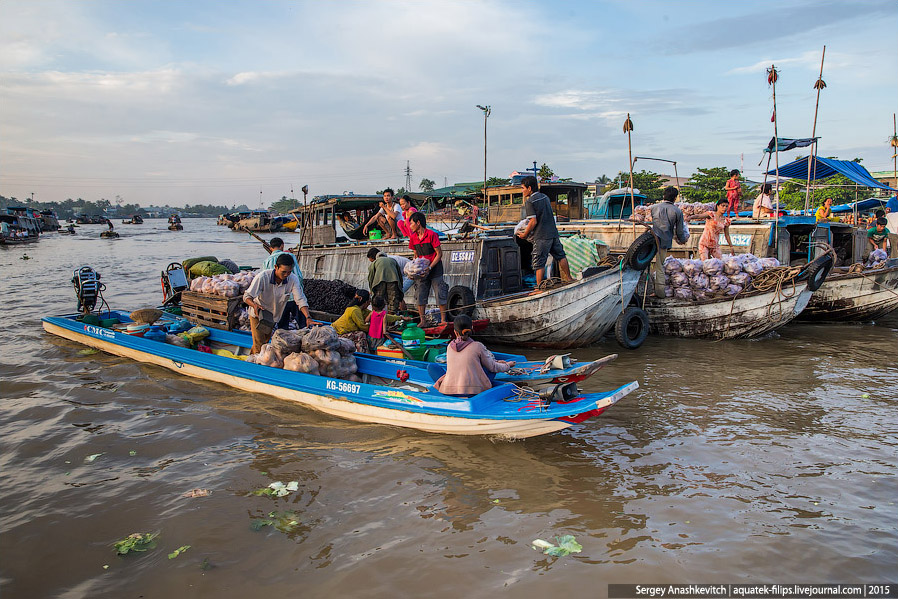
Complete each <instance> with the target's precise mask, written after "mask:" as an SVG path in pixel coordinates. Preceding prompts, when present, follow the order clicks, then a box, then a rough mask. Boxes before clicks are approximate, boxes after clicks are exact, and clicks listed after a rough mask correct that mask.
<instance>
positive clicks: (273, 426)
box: [0, 220, 898, 599]
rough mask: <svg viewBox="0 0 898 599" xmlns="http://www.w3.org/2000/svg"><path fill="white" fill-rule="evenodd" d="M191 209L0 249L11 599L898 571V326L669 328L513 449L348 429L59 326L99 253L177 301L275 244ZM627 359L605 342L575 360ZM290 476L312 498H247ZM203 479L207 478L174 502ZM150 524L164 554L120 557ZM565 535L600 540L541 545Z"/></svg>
mask: <svg viewBox="0 0 898 599" xmlns="http://www.w3.org/2000/svg"><path fill="white" fill-rule="evenodd" d="M184 225H185V231H184V232H180V233H176V232H169V231H167V230H166V225H165V222H164V221H157V220H148V221H147V222H146V224H144V225H141V226H130V225H120V226H118V228H117V230H118V231H120V233H121V234H122V238H121V239H119V240H101V239H99V238H98V237H99V233H100V231H101V230H103V227H99V226H82V227H80V228H79V229H78V231H79V235H77V236H74V237H69V236H62V235H56V234H50V235H47V236H45V237H44V238H43V239H42V240H41V241H40V242H39V243H38V244H35V245H33V246H31V247H24V248H23V247H18V248H14V249H9V248H0V265H2V273H3V283H4V286H5V291H6V301H5V311H4V312H5V321H6V323H7V326H6V328H3V329H0V343H2V359H0V380H2V384H0V398H2V410H0V499H2V501H0V506H2V512H0V535H2V538H0V596H2V597H3V599H10V598H13V597H27V598H31V597H66V598H68V597H166V598H171V597H216V598H227V597H240V598H243V597H257V596H261V595H262V593H263V592H264V593H266V594H269V593H285V594H287V593H289V596H304V597H322V596H326V595H334V596H340V597H396V596H399V597H460V596H465V597H494V596H496V595H497V594H502V595H505V594H511V593H513V596H515V597H525V598H526V597H546V596H549V595H550V594H551V595H554V596H559V597H561V596H571V597H573V596H579V597H603V596H605V595H606V594H607V588H606V585H607V584H608V583H631V584H635V583H650V582H665V583H675V582H681V583H690V582H692V583H707V582H718V583H753V582H813V583H822V582H873V581H885V580H889V579H891V581H892V582H895V581H896V574H895V573H896V571H898V570H896V564H898V534H896V524H898V508H896V501H898V484H896V474H898V459H896V458H898V436H896V434H898V386H896V377H898V363H896V352H898V318H895V317H894V316H893V317H891V318H890V319H888V320H884V321H882V322H879V323H876V324H873V325H816V324H815V325H802V324H792V325H789V326H788V327H786V328H785V329H783V330H781V332H779V333H778V334H774V335H772V336H770V337H767V338H763V339H759V340H754V341H730V342H720V343H713V342H708V341H698V340H672V339H666V338H656V337H650V338H649V340H648V341H647V342H646V344H645V345H644V346H643V347H642V348H640V349H638V350H636V351H631V352H626V353H621V356H620V358H619V359H618V360H617V361H616V362H614V363H613V364H612V365H610V366H608V367H606V368H605V369H604V370H603V371H602V372H600V373H599V374H598V375H596V376H595V377H593V379H591V380H590V381H588V382H587V383H586V384H585V385H584V386H585V388H586V389H587V390H596V391H598V390H604V389H608V388H612V387H617V386H618V385H621V384H623V383H625V382H628V381H631V380H636V381H638V382H639V384H640V389H639V390H638V391H636V392H634V393H632V394H631V395H629V396H628V397H626V398H624V399H623V400H622V401H621V402H620V403H618V404H617V405H616V406H614V407H613V408H611V409H609V410H608V411H607V412H606V413H605V415H603V416H602V417H600V418H598V419H594V420H590V421H587V422H586V423H584V424H583V425H580V426H576V427H574V428H572V429H568V430H567V431H562V432H560V433H555V434H551V435H546V436H543V437H537V438H533V439H528V440H526V441H518V442H508V441H494V440H490V439H486V438H463V437H451V436H442V435H434V434H427V433H421V432H416V431H412V430H408V429H400V428H391V427H387V426H380V425H366V424H359V423H353V422H347V421H343V420H339V419H336V418H333V417H330V416H327V415H323V414H320V413H316V412H314V411H311V410H307V409H304V408H302V407H300V406H295V405H288V404H287V403H285V402H283V401H280V400H277V399H274V398H271V397H267V396H257V395H252V394H248V393H243V392H240V391H236V390H234V389H231V388H230V387H226V386H223V385H219V384H213V383H208V382H202V381H198V380H195V379H190V378H187V377H182V376H179V375H177V374H175V373H172V372H170V371H168V370H165V369H161V368H158V367H150V366H143V365H140V364H138V363H135V362H132V361H130V360H127V359H124V358H118V357H114V356H110V355H106V354H103V353H91V352H90V351H85V348H84V347H83V346H80V345H78V344H76V343H73V342H70V341H66V340H63V339H60V338H56V337H53V336H50V335H48V334H46V333H44V332H43V331H42V329H41V325H40V318H41V317H42V316H44V315H48V314H62V313H69V312H73V311H75V298H74V295H73V292H72V286H71V283H70V279H71V276H72V270H73V269H75V268H77V267H79V266H81V265H84V264H87V265H90V266H92V267H93V268H95V269H96V270H97V271H99V272H100V273H101V274H102V277H103V279H102V280H103V281H104V282H105V283H106V285H107V286H108V289H107V291H106V298H107V299H108V300H109V303H110V304H111V305H112V306H113V307H114V308H123V309H136V308H137V307H146V306H152V305H154V304H158V303H159V301H160V298H161V292H160V283H159V272H160V270H162V269H164V268H165V266H166V265H167V264H169V263H170V262H175V261H180V260H182V259H183V258H186V257H191V256H199V255H209V254H211V255H215V256H216V257H218V258H222V259H223V258H232V259H234V260H235V261H236V262H238V263H239V264H253V265H259V264H260V263H261V261H262V259H263V258H264V256H265V253H264V251H263V250H262V248H261V247H260V245H259V244H258V243H257V242H253V241H252V240H250V239H249V237H248V236H241V235H238V234H236V233H233V232H231V231H229V230H227V229H225V228H222V227H217V226H215V223H214V221H212V220H200V221H196V220H187V221H185V223H184ZM286 238H287V240H288V244H289V238H290V234H287V235H286ZM25 255H27V256H28V257H30V259H29V260H24V259H23V258H24V256H25ZM618 351H621V352H623V350H619V349H618V348H617V345H616V344H615V343H614V342H613V341H605V342H603V343H600V344H598V345H595V346H593V347H590V348H586V349H580V350H575V351H574V356H575V357H577V358H579V359H581V360H586V359H594V358H598V357H601V356H603V355H606V354H608V353H614V352H618ZM532 355H533V356H535V357H540V356H545V355H546V353H545V352H532ZM96 454H101V455H99V456H98V457H94V458H93V460H92V461H91V460H89V459H87V458H88V456H95V455H96ZM274 481H283V482H289V481H297V482H298V490H297V491H296V492H293V493H290V494H289V495H288V496H286V497H283V498H270V497H263V496H252V495H250V493H251V492H252V491H253V490H255V489H259V488H261V487H265V486H267V485H268V484H269V483H271V482H274ZM195 488H202V489H208V490H210V491H211V495H209V496H207V497H198V498H185V497H183V496H182V495H183V494H184V493H185V492H188V491H190V490H191V489H195ZM271 513H274V516H270V515H269V514H271ZM268 521H270V525H269V522H268ZM257 529H258V530H257ZM151 531H152V532H158V533H159V537H158V539H157V547H156V548H155V549H152V550H149V551H147V552H145V553H138V554H131V555H127V556H124V557H119V556H117V555H116V554H115V551H114V549H113V543H114V542H115V541H117V540H120V539H122V538H124V537H126V536H127V535H128V534H130V533H133V532H151ZM568 534H569V535H573V536H575V537H576V539H577V541H578V542H579V543H580V544H581V545H582V546H583V550H582V552H580V553H577V554H572V555H570V556H567V557H561V558H552V557H548V556H545V555H543V554H541V553H538V552H536V551H534V550H533V549H532V548H531V545H530V544H531V541H533V540H534V539H538V538H541V539H546V540H549V541H553V540H554V537H556V536H561V535H568ZM184 545H190V549H188V550H186V551H184V552H183V553H181V554H180V555H178V556H177V557H175V558H173V559H169V558H168V554H169V553H171V552H174V551H175V550H176V549H177V548H179V547H181V546H184Z"/></svg>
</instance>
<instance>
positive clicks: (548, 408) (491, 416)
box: [43, 312, 639, 438]
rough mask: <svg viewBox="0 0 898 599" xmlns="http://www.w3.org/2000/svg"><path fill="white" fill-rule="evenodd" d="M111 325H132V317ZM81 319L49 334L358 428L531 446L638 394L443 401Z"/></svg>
mask: <svg viewBox="0 0 898 599" xmlns="http://www.w3.org/2000/svg"><path fill="white" fill-rule="evenodd" d="M101 316H102V317H103V318H115V319H117V320H119V321H120V322H128V321H129V319H128V317H127V313H125V312H107V313H103V314H102V315H101ZM79 318H80V316H79V315H77V314H70V315H64V316H51V317H46V318H44V319H43V327H44V330H46V331H47V332H48V333H51V334H53V335H57V336H59V337H62V338H65V339H69V340H72V341H76V342H78V343H82V344H84V345H87V346H89V347H93V348H96V349H99V350H102V351H105V352H108V353H111V354H114V355H118V356H122V357H126V358H130V359H134V360H137V361H139V362H141V363H145V364H153V365H156V366H161V367H163V368H167V369H169V370H172V371H174V372H177V373H179V374H183V375H186V376H192V377H195V378H200V379H204V380H209V381H213V382H220V383H224V384H226V385H229V386H231V387H235V388H237V389H241V390H244V391H248V392H256V393H264V394H267V395H271V396H273V397H277V398H280V399H285V400H288V401H293V402H296V403H298V404H301V405H304V406H308V407H310V408H313V409H316V410H320V411H322V412H325V413H328V414H332V415H334V416H339V417H342V418H347V419H350V420H355V421H360V422H369V423H378V424H388V425H394V426H404V427H408V428H414V429H418V430H422V431H428V432H436V433H449V434H458V435H490V436H500V437H507V438H525V437H532V436H535V435H541V434H545V433H551V432H554V431H558V430H561V429H563V428H567V427H569V426H571V425H573V424H578V423H580V422H583V421H584V420H586V419H589V418H592V417H594V416H598V415H600V414H601V413H602V412H604V411H605V409H607V408H608V407H609V406H611V405H613V404H614V403H616V402H617V401H619V400H620V399H621V398H622V397H624V396H625V395H627V394H629V393H631V392H632V391H634V390H635V389H637V388H638V386H639V385H638V383H636V382H635V381H634V382H631V383H628V384H626V385H623V386H621V387H619V388H618V389H615V390H613V391H610V392H607V393H597V394H582V393H580V392H579V391H577V393H576V394H575V396H574V397H572V398H571V399H569V400H567V401H553V402H551V403H550V402H546V401H544V400H541V399H536V398H535V397H537V396H534V395H533V394H529V395H527V394H523V393H522V392H521V391H520V390H519V388H518V387H516V386H515V385H511V384H501V385H498V386H496V387H493V388H492V389H489V390H487V391H485V392H483V393H480V394H478V395H474V396H471V397H452V396H447V395H443V394H441V393H439V392H437V391H435V390H433V389H432V387H430V386H424V385H416V384H415V383H414V381H412V380H407V381H400V380H398V379H399V374H400V373H399V372H397V371H396V365H395V364H393V363H390V362H379V361H375V360H367V359H365V358H361V359H357V361H358V363H359V375H360V376H361V377H362V380H363V382H361V383H355V382H350V381H346V380H342V379H333V378H329V377H324V376H315V375H310V374H304V373H299V372H291V371H287V370H282V369H278V368H271V367H268V366H262V365H259V364H249V363H246V362H244V361H242V360H239V359H234V358H229V357H224V356H220V355H216V354H208V353H203V352H199V351H195V350H192V349H186V348H183V347H178V346H175V345H169V344H165V343H161V342H157V341H153V340H149V339H143V338H141V337H136V336H131V335H128V334H126V333H122V332H118V331H116V330H113V329H108V328H103V327H100V326H96V325H91V324H84V323H83V322H81V321H80V320H79ZM210 333H211V335H210V337H209V338H208V341H209V342H210V343H211V345H212V347H213V348H215V347H216V346H217V347H220V348H227V347H230V348H234V349H238V351H239V350H240V344H241V343H245V338H246V335H236V334H233V333H230V332H227V331H219V330H214V329H213V330H210Z"/></svg>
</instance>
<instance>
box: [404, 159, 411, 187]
mask: <svg viewBox="0 0 898 599" xmlns="http://www.w3.org/2000/svg"><path fill="white" fill-rule="evenodd" d="M411 190H412V165H411V164H409V161H408V160H406V161H405V192H406V193H408V192H410V191H411Z"/></svg>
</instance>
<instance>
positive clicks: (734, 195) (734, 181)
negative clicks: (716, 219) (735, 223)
mask: <svg viewBox="0 0 898 599" xmlns="http://www.w3.org/2000/svg"><path fill="white" fill-rule="evenodd" d="M725 189H726V192H727V214H726V216H727V218H729V217H730V211H732V212H733V213H734V214H735V216H737V217H738V216H739V202H741V201H742V184H741V183H739V171H738V170H737V169H733V170H731V171H730V178H729V179H727V184H726V187H725Z"/></svg>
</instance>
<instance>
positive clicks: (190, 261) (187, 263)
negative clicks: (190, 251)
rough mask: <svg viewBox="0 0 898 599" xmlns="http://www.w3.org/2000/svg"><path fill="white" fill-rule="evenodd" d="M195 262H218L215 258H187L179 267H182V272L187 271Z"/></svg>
mask: <svg viewBox="0 0 898 599" xmlns="http://www.w3.org/2000/svg"><path fill="white" fill-rule="evenodd" d="M197 262H218V258H216V257H215V256H203V257H201V258H188V259H187V260H184V261H183V262H181V266H183V267H184V270H186V271H189V270H190V267H192V266H193V265H194V264H196V263H197Z"/></svg>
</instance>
